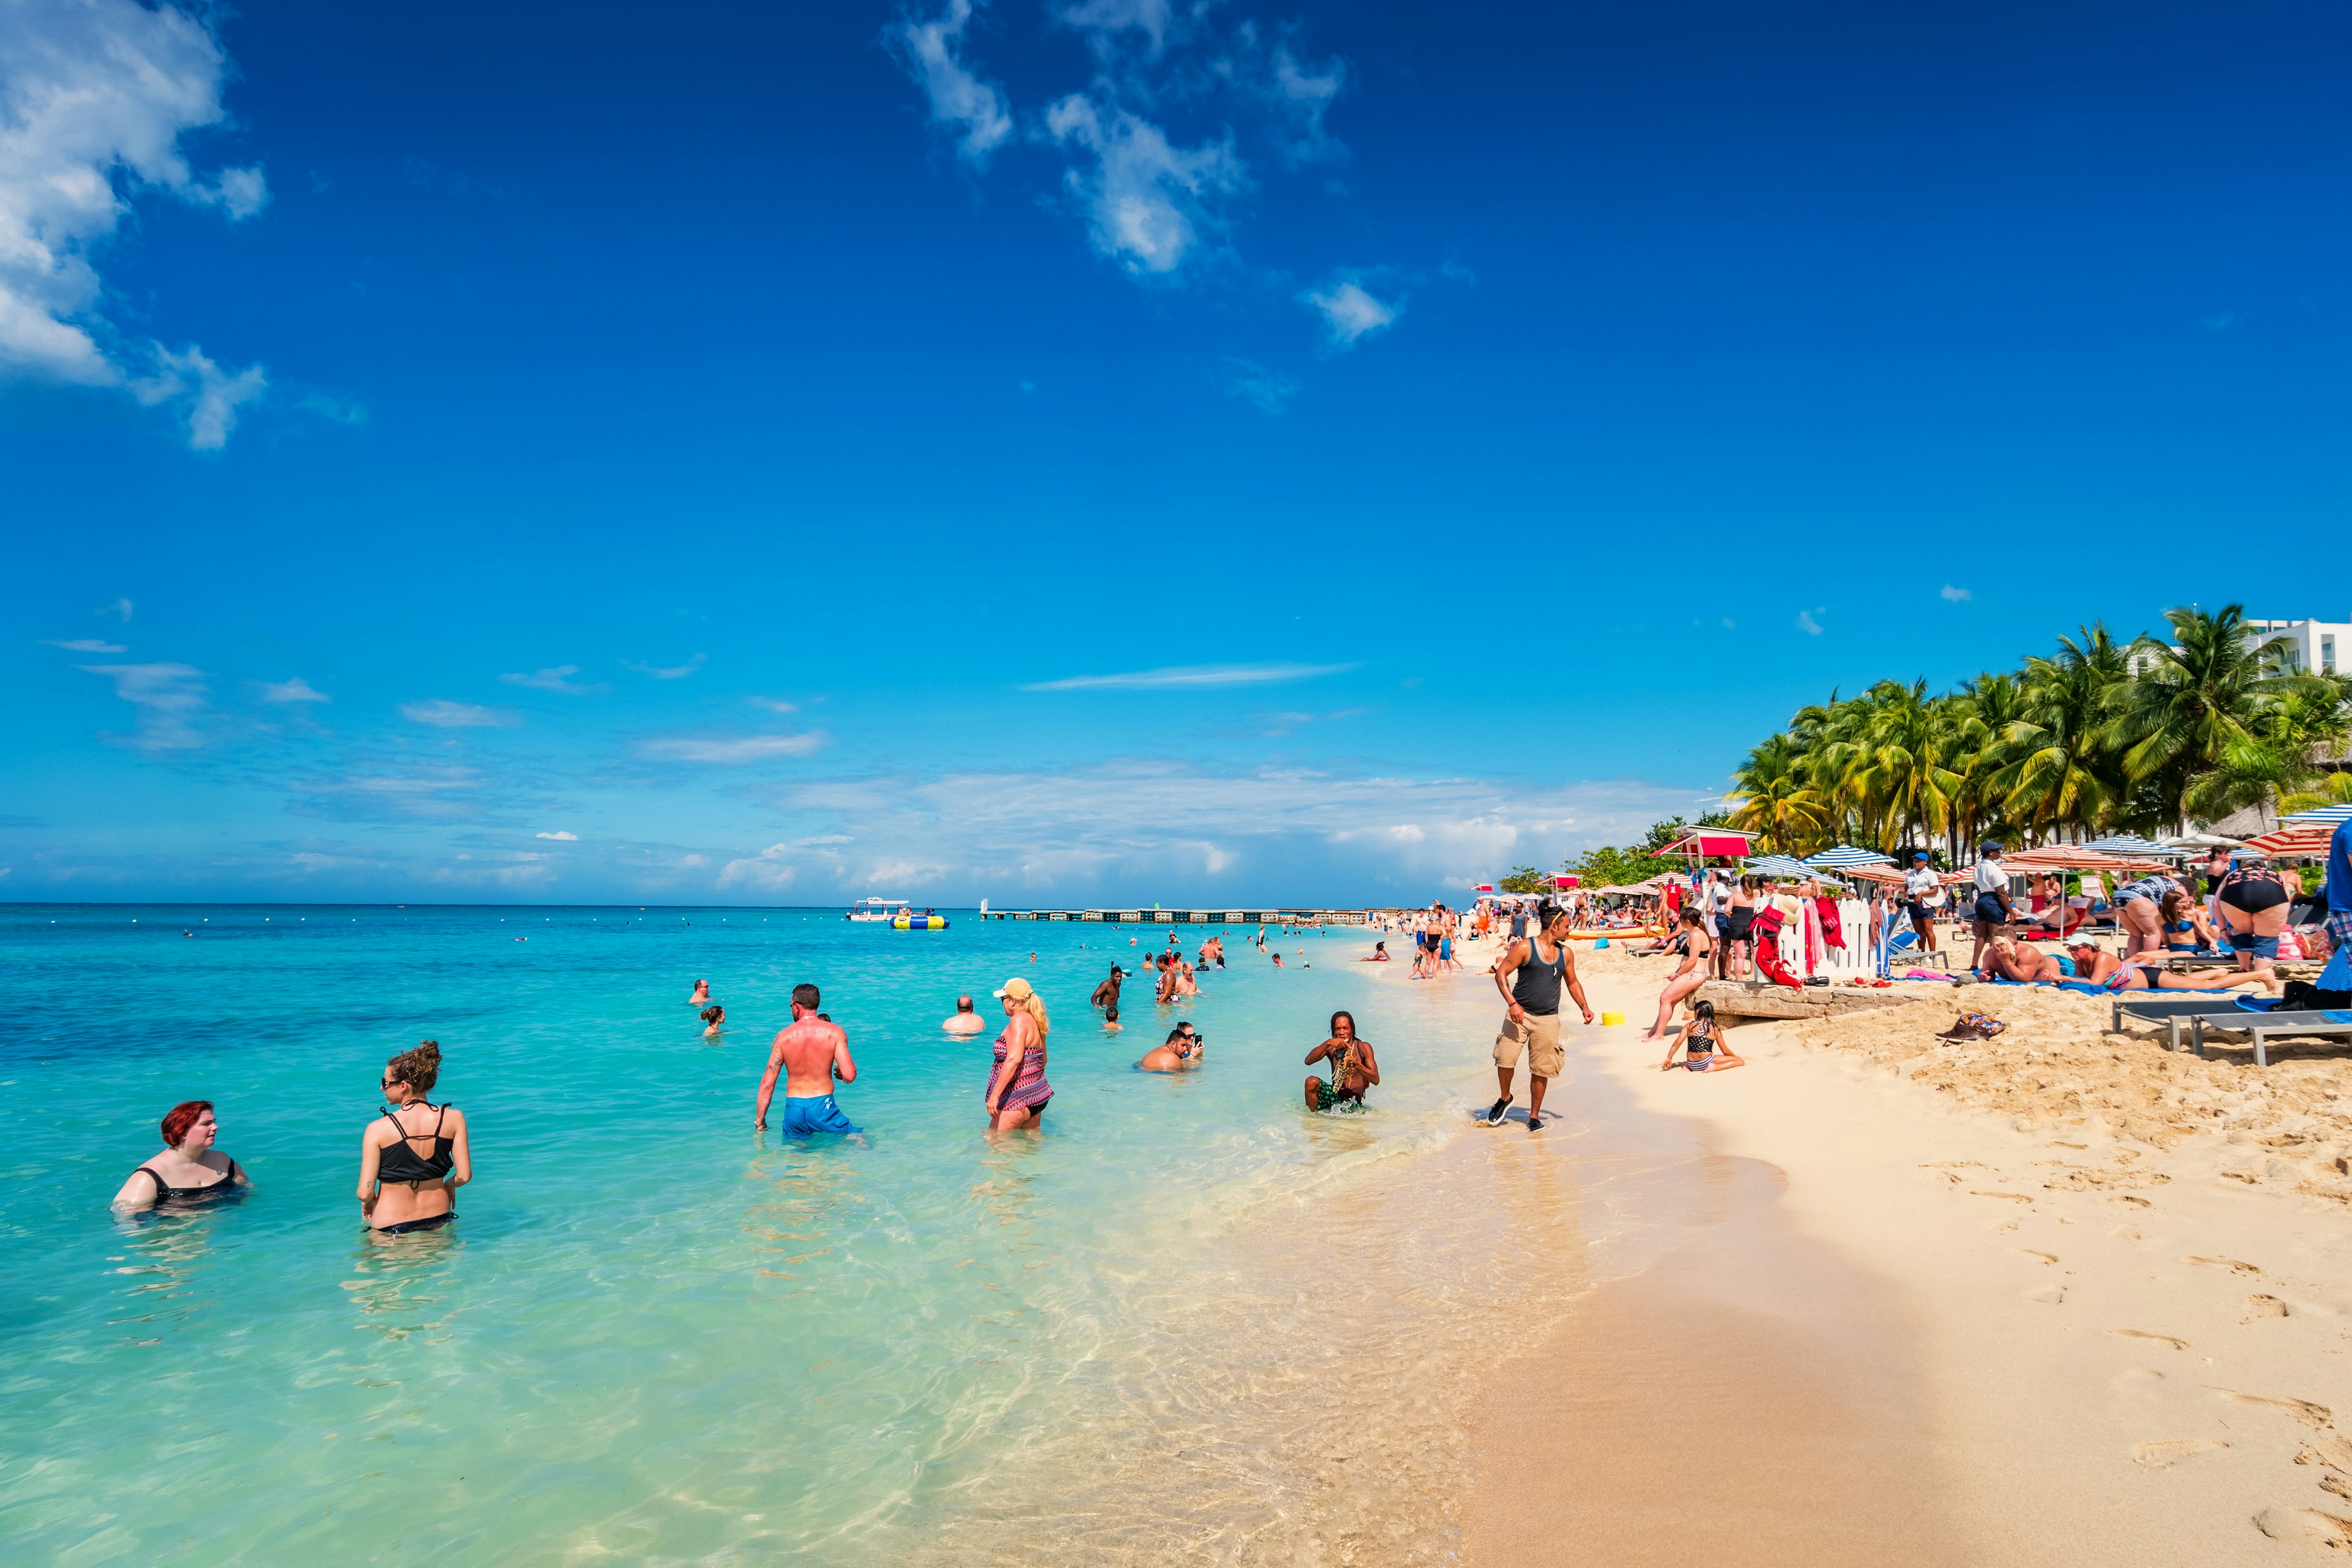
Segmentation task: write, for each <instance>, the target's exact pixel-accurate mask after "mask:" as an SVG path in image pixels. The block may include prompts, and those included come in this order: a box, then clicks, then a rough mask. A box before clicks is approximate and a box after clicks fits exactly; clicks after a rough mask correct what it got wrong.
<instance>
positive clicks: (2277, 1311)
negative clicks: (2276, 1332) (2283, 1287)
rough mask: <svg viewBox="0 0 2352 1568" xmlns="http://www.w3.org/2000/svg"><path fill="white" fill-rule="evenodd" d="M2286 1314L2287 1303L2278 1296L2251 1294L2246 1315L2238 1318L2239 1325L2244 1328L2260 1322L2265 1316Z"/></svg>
mask: <svg viewBox="0 0 2352 1568" xmlns="http://www.w3.org/2000/svg"><path fill="white" fill-rule="evenodd" d="M2285 1316H2286V1303H2285V1302H2284V1301H2282V1300H2279V1299H2278V1298H2277V1297H2276V1296H2249V1297H2247V1298H2246V1315H2245V1316H2244V1317H2242V1318H2240V1319H2239V1320H2238V1326H2239V1327H2240V1328H2244V1327H2245V1326H2246V1325H2247V1324H2249V1323H2259V1322H2261V1321H2263V1319H2264V1318H2284V1317H2285Z"/></svg>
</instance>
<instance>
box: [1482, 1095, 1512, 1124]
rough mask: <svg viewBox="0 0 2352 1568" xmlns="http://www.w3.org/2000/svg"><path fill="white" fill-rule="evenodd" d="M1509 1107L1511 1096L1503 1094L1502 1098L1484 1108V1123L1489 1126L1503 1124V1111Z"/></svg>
mask: <svg viewBox="0 0 2352 1568" xmlns="http://www.w3.org/2000/svg"><path fill="white" fill-rule="evenodd" d="M1510 1109H1511V1097H1510V1096H1509V1095H1505V1096H1503V1098H1502V1099H1500V1100H1496V1101H1495V1103H1494V1104H1492V1105H1490V1106H1488V1107H1487V1108H1486V1125H1487V1126H1489V1127H1500V1126H1501V1125H1502V1124H1503V1112H1505V1111H1507V1110H1510Z"/></svg>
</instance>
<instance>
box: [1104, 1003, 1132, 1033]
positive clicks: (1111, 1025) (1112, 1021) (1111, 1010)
mask: <svg viewBox="0 0 2352 1568" xmlns="http://www.w3.org/2000/svg"><path fill="white" fill-rule="evenodd" d="M1103 1027H1104V1028H1106V1029H1108V1030H1109V1031H1111V1033H1113V1034H1118V1032H1119V1031H1121V1030H1123V1029H1125V1028H1126V1027H1127V1026H1126V1025H1125V1024H1122V1023H1120V1022H1119V1021H1118V1008H1116V1007H1106V1008H1104V1009H1103Z"/></svg>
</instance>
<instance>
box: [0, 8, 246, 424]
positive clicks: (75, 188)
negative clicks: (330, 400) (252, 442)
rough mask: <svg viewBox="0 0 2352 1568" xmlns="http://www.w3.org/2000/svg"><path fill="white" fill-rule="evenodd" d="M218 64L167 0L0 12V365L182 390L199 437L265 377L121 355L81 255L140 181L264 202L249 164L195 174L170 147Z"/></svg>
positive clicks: (214, 97)
mask: <svg viewBox="0 0 2352 1568" xmlns="http://www.w3.org/2000/svg"><path fill="white" fill-rule="evenodd" d="M226 69H227V60H226V56H224V55H223V53H222V51H221V47H220V44H219V42H218V40H217V39H215V37H214V36H213V33H212V30H211V28H210V26H208V24H207V23H206V22H205V21H203V20H199V19H198V18H197V17H195V16H190V15H189V14H188V13H187V12H184V11H181V10H178V9H175V8H173V7H172V6H170V5H163V6H159V7H157V8H155V9H152V10H150V9H149V8H148V7H146V6H145V5H140V4H139V3H138V0H16V3H14V4H12V5H9V7H8V11H7V20H6V25H5V26H0V367H5V368H9V369H13V370H15V371H16V372H17V373H19V374H27V375H33V376H38V377H40V378H43V379H46V380H51V381H60V382H68V383H74V384H81V385H87V386H129V387H131V388H132V389H133V390H139V391H140V395H142V397H146V398H148V399H149V400H150V401H155V400H160V399H161V398H163V397H180V398H184V399H186V400H187V401H188V402H189V404H190V411H189V435H190V442H191V444H192V445H194V446H197V447H217V446H218V445H220V444H221V442H223V441H226V439H227V437H228V432H229V429H230V428H231V426H233V425H234V424H235V414H236V406H237V405H239V404H240V403H243V402H247V401H250V400H251V398H252V397H253V396H256V395H258V394H259V391H260V388H261V386H262V384H264V382H263V377H262V374H261V372H260V369H259V367H258V366H255V367H252V368H250V369H248V370H246V371H243V372H239V373H237V374H235V375H230V374H226V373H223V372H221V371H220V370H219V368H218V367H217V366H215V364H214V363H213V362H212V361H211V360H210V359H208V358H205V356H204V355H203V354H202V353H201V352H200V351H198V350H196V349H194V348H193V347H191V348H189V349H186V350H184V351H182V352H181V353H177V354H174V353H171V352H169V351H167V350H164V349H163V348H162V346H161V345H154V346H153V347H152V351H150V352H148V353H131V354H129V355H126V354H125V353H124V352H123V351H122V350H121V347H120V346H119V345H118V344H117V343H116V334H115V332H114V331H113V330H112V328H111V326H110V324H109V323H107V322H106V321H104V320H103V319H102V318H101V317H100V315H99V313H98V312H99V308H100V304H101V302H102V300H103V299H104V295H105V286H104V283H103V280H102V279H100V276H99V273H98V270H97V268H96V267H95V266H94V265H93V264H92V258H94V256H95V255H96V254H97V252H98V251H99V250H100V247H102V246H103V245H104V244H105V242H106V241H107V240H108V239H109V238H110V237H112V236H113V235H114V233H115V231H116V230H117V229H118V228H119V227H120V226H121V222H122V219H123V217H124V216H126V215H127V214H128V213H129V211H130V210H131V200H130V198H131V195H136V194H137V193H138V192H140V191H141V190H142V189H143V190H155V191H162V192H165V193H167V194H169V195H173V196H176V197H177V198H179V199H180V200H182V201H184V202H187V203H190V204H192V205H197V206H215V207H218V208H220V209H221V210H222V211H223V212H225V213H226V215H227V216H228V217H229V218H230V220H231V221H236V220H238V219H242V218H247V217H250V216H253V215H254V214H255V213H257V212H258V211H260V210H261V208H262V206H263V205H265V204H266V203H267V202H268V194H269V193H268V184H267V182H266V181H265V180H264V179H263V178H262V174H261V171H260V170H259V169H228V170H225V171H223V172H222V173H221V174H219V175H217V176H216V177H215V179H214V180H213V181H212V182H211V183H210V184H207V183H206V182H205V180H204V179H202V178H201V177H199V176H198V175H197V174H196V173H195V172H194V170H193V169H191V168H190V167H189V164H188V162H187V159H186V158H185V156H184V154H183V153H182V152H181V149H180V140H181V138H182V136H183V135H184V134H185V133H186V132H191V131H194V130H198V129H201V128H203V127H205V126H209V125H214V124H217V123H219V122H220V121H222V120H224V119H225V118H226V113H227V111H226V109H225V108H224V107H223V105H222V103H221V86H222V82H223V79H224V78H225V76H226ZM118 181H119V183H118ZM151 363H152V374H149V375H147V376H146V377H144V378H143V379H140V380H134V379H133V376H132V374H131V372H132V370H133V369H145V368H147V367H148V365H149V364H151ZM200 367H201V368H200ZM142 388H144V389H146V390H141V389H142ZM151 394H152V395H151Z"/></svg>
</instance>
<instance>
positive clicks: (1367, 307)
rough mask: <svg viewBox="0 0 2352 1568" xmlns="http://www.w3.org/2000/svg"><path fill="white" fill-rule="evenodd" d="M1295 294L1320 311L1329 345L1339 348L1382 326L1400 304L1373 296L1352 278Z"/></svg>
mask: <svg viewBox="0 0 2352 1568" xmlns="http://www.w3.org/2000/svg"><path fill="white" fill-rule="evenodd" d="M1298 298H1299V300H1300V301H1301V302H1302V303H1304V304H1307V305H1311V306H1313V307H1314V308H1315V309H1316V310H1318V312H1320V313H1321V315H1322V317H1323V325H1324V327H1325V329H1326V330H1327V331H1329V333H1330V334H1331V342H1332V344H1333V346H1334V347H1337V348H1343V349H1345V348H1353V347H1354V346H1355V345H1356V342H1357V341H1358V340H1359V339H1361V338H1367V337H1370V336H1371V335H1372V334H1373V333H1374V332H1377V331H1382V330H1383V329H1385V328H1386V327H1387V326H1388V325H1389V324H1390V323H1391V322H1392V321H1395V320H1396V319H1397V311H1398V310H1399V309H1400V308H1401V307H1399V306H1396V305H1391V304H1386V303H1384V302H1382V301H1381V300H1376V299H1374V298H1373V297H1372V296H1371V295H1370V294H1369V293H1367V292H1366V291H1365V289H1364V286H1363V285H1362V284H1360V283H1358V282H1357V281H1356V280H1355V279H1352V278H1346V279H1339V280H1337V281H1335V282H1333V283H1331V284H1329V285H1328V286H1327V287H1325V288H1322V289H1308V290H1307V292H1306V293H1304V294H1301V295H1300V296H1299V297H1298Z"/></svg>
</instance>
